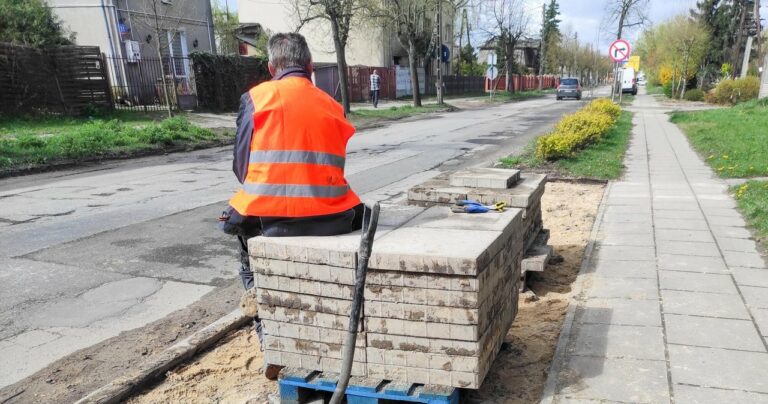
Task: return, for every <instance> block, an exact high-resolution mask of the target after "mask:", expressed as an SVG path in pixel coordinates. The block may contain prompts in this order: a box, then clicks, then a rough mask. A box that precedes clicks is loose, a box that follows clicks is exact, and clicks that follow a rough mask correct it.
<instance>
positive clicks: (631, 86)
mask: <svg viewBox="0 0 768 404" xmlns="http://www.w3.org/2000/svg"><path fill="white" fill-rule="evenodd" d="M621 92H622V93H625V94H626V93H632V95H637V79H636V78H635V69H633V68H631V67H625V68H624V69H622V71H621Z"/></svg>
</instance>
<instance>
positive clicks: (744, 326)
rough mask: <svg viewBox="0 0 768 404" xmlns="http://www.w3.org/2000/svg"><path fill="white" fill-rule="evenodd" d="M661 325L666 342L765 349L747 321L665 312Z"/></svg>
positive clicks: (743, 349) (753, 349) (755, 331)
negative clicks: (662, 325)
mask: <svg viewBox="0 0 768 404" xmlns="http://www.w3.org/2000/svg"><path fill="white" fill-rule="evenodd" d="M664 326H665V327H666V332H667V342H669V343H670V344H677V345H695V346H702V347H709V348H724V349H738V350H742V351H754V352H765V345H763V338H762V336H760V334H759V332H758V330H757V328H756V327H755V324H754V323H753V322H752V321H750V320H732V319H723V318H711V317H699V316H684V315H678V314H665V315H664Z"/></svg>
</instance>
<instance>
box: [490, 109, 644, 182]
mask: <svg viewBox="0 0 768 404" xmlns="http://www.w3.org/2000/svg"><path fill="white" fill-rule="evenodd" d="M631 131H632V113H631V112H628V111H622V112H621V115H620V116H619V118H618V119H617V120H616V123H615V124H614V125H613V126H612V127H611V129H609V130H608V132H606V134H605V135H603V137H601V138H600V140H599V141H598V142H596V143H593V144H591V145H589V146H587V147H586V148H584V149H581V150H579V151H578V152H576V154H574V155H573V156H571V157H567V158H564V159H560V160H557V161H555V162H554V163H548V162H546V161H543V160H540V159H537V158H536V157H535V149H536V140H535V139H534V140H533V141H532V142H531V143H530V144H529V145H528V146H527V147H526V149H525V150H524V151H523V153H522V154H520V155H518V156H511V157H506V158H503V159H501V163H502V164H503V165H504V166H505V167H508V168H546V167H551V168H552V169H554V170H555V171H558V172H561V173H563V174H566V175H568V176H571V177H578V178H589V179H599V180H613V179H617V178H619V177H620V176H621V174H622V172H623V170H624V164H623V162H624V155H625V154H626V151H627V147H628V145H629V138H630V133H631Z"/></svg>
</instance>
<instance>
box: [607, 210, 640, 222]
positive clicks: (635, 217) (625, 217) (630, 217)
mask: <svg viewBox="0 0 768 404" xmlns="http://www.w3.org/2000/svg"><path fill="white" fill-rule="evenodd" d="M650 218H651V215H650V213H610V212H606V214H605V215H604V216H603V220H604V221H606V222H609V223H644V222H647V221H648V220H650Z"/></svg>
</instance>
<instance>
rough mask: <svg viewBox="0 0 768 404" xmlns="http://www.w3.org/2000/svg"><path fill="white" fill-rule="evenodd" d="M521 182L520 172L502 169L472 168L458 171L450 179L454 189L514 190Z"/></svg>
mask: <svg viewBox="0 0 768 404" xmlns="http://www.w3.org/2000/svg"><path fill="white" fill-rule="evenodd" d="M518 180H520V170H509V169H502V168H470V169H467V170H461V171H457V172H455V173H453V174H451V176H450V177H449V184H450V185H451V186H454V187H473V188H500V189H507V188H512V187H513V186H514V185H515V183H517V181H518Z"/></svg>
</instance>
